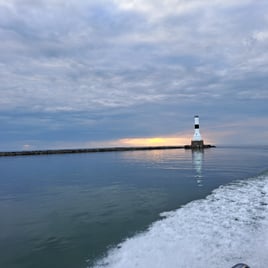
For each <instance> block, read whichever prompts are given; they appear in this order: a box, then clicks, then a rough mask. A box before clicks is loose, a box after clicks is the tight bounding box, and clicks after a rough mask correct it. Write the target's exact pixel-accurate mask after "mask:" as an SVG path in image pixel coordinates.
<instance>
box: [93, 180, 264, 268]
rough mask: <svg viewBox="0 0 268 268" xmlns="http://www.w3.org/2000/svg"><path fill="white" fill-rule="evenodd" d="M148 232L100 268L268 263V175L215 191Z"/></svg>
mask: <svg viewBox="0 0 268 268" xmlns="http://www.w3.org/2000/svg"><path fill="white" fill-rule="evenodd" d="M162 216H165V217H166V218H164V219H163V220H160V221H157V222H155V223H154V224H152V226H151V227H150V228H149V230H148V231H146V232H144V233H142V234H139V235H137V236H135V237H133V238H130V239H127V240H126V241H124V242H123V243H121V244H120V245H119V246H118V247H117V248H115V249H113V250H110V252H109V253H108V255H107V257H105V258H104V259H102V260H100V261H98V263H97V264H96V266H95V267H111V268H112V267H116V268H126V267H127V268H132V267H139V268H143V267H144V268H145V267H146V268H148V267H155V268H158V267H159V268H160V267H161V268H163V267H168V268H173V267H174V268H179V267H191V268H199V267H200V268H201V267H202V268H204V267H211V268H214V267H215V268H220V267H222V268H228V267H232V266H233V265H234V264H236V263H238V262H245V263H247V264H248V265H250V266H251V267H252V268H253V267H254V268H264V267H267V266H268V218H267V216H268V176H267V175H262V176H259V177H257V178H254V179H249V180H247V181H241V182H238V183H234V184H231V185H228V186H223V187H220V188H218V189H217V190H215V191H214V192H213V193H212V194H211V195H209V196H208V197H207V198H206V199H203V200H198V201H194V202H191V203H189V204H187V205H185V206H184V207H182V208H180V209H178V210H176V211H173V212H167V213H163V214H162Z"/></svg>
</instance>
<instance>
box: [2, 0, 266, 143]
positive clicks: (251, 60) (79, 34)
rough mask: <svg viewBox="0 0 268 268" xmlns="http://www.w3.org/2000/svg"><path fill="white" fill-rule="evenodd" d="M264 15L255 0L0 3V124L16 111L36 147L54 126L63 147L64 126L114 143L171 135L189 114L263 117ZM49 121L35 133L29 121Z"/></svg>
mask: <svg viewBox="0 0 268 268" xmlns="http://www.w3.org/2000/svg"><path fill="white" fill-rule="evenodd" d="M267 10H268V7H267V4H266V2H265V1H262V0H261V1H258V2H256V1H235V3H233V1H226V2H222V1H215V3H214V2H212V1H197V0H192V1H178V0H173V1H170V3H169V4H163V2H162V1H149V0H147V1H136V2H133V3H132V4H131V2H129V1H125V0H114V1H108V0H106V1H105V0H103V1H90V3H88V1H79V2H77V1H61V0H54V1H53V0H49V1H31V0H20V1H19V0H13V1H8V3H6V2H3V1H0V38H1V43H0V50H1V54H0V84H1V86H0V111H1V113H2V114H3V117H2V118H1V122H2V125H5V126H6V129H9V128H10V125H9V124H7V123H6V122H7V119H5V118H6V117H5V115H7V116H8V118H10V120H13V121H14V124H15V122H17V121H20V120H19V118H20V114H21V113H22V112H23V113H26V115H25V120H24V121H21V122H24V125H29V129H32V128H34V127H36V128H37V129H38V128H39V129H41V130H40V135H39V134H38V135H39V138H40V137H42V135H44V133H45V130H44V129H45V127H46V126H49V125H54V126H56V125H57V126H58V128H59V129H61V130H62V132H60V131H59V133H60V134H59V135H66V137H68V139H69V140H71V139H72V138H71V136H72V134H71V133H72V131H70V129H69V128H68V124H73V125H76V126H77V128H78V126H80V127H81V125H83V123H82V122H84V123H85V122H90V123H88V124H86V127H85V125H83V127H81V130H82V129H84V131H85V132H87V131H88V132H90V131H92V133H94V131H96V132H98V130H100V129H102V130H104V132H105V133H109V132H110V133H111V134H110V136H112V138H117V137H124V136H131V135H140V136H142V135H143V134H144V135H153V134H154V133H156V134H157V133H160V134H164V133H172V132H173V133H174V132H175V131H176V130H175V129H176V127H175V125H174V123H173V124H172V122H174V121H173V120H176V117H177V118H178V117H180V118H183V120H186V118H188V117H189V116H190V117H191V116H192V115H193V114H195V113H196V112H200V114H203V116H205V117H208V118H210V115H211V113H213V114H214V115H215V117H217V116H218V117H219V116H220V117H224V118H226V120H229V118H236V119H237V120H240V118H242V117H243V118H246V117H247V116H255V117H258V116H260V115H262V113H263V112H265V111H266V112H267V110H266V108H265V107H266V106H265V104H264V103H265V100H266V101H267V98H268V94H267V92H268V91H267V86H266V85H267V80H268V78H267V71H268V70H267V69H268V65H267V62H268V54H267V51H268V50H267V45H268V31H267V29H268V28H267V24H268V16H267V15H266V14H267ZM252 105H253V107H252ZM249 106H251V107H250V108H249ZM226 108H227V109H226ZM254 111H255V112H254ZM110 113H112V114H115V116H114V117H111V116H109V115H110ZM64 114H65V115H66V118H65V116H64ZM167 114H168V115H169V119H168V120H167V119H165V116H166V115H167ZM35 115H36V117H35ZM51 115H53V120H52V119H51V120H52V121H53V122H52V121H46V120H43V121H42V120H41V122H42V125H44V126H45V127H44V129H43V128H42V127H41V126H40V125H39V123H37V121H38V122H39V120H38V118H40V117H41V119H42V118H47V117H50V116H51ZM76 115H79V116H76ZM91 115H92V116H93V117H94V116H97V117H98V115H101V116H103V118H105V119H104V120H103V121H101V122H103V124H102V123H96V122H95V119H92V118H91ZM155 115H157V116H158V118H159V119H160V120H163V122H165V121H168V122H169V123H170V125H168V126H167V124H166V125H165V126H163V125H161V126H159V125H157V120H155ZM236 115H237V117H236ZM11 118H12V119H11ZM212 119H213V120H214V118H212ZM187 120H188V119H187ZM27 122H31V123H27ZM59 122H61V123H59ZM93 122H94V123H93ZM108 122H110V126H111V127H109V128H107V129H106V128H105V126H107V125H109V123H108ZM120 122H121V123H122V122H124V125H125V128H124V131H123V130H122V129H121V130H120ZM133 124H135V125H136V128H135V129H134V128H133V127H132V126H133ZM171 125H172V126H171ZM112 126H114V128H115V129H116V128H117V131H115V130H113V128H112ZM146 126H147V128H146ZM185 127H186V121H185V122H184V123H181V124H180V128H182V129H183V128H185ZM15 128H16V127H15ZM127 129H128V131H127ZM150 129H151V131H150ZM17 130H18V132H19V131H21V128H20V126H19V124H18V125H17ZM50 131H51V132H49V133H52V132H53V131H55V129H54V130H53V129H50ZM68 131H69V132H68ZM120 131H121V134H120ZM143 131H144V132H143ZM67 132H68V133H70V134H69V135H68V134H67ZM42 133H43V134H42ZM49 133H47V132H46V136H49ZM64 133H65V134H64ZM25 135H26V134H25ZM36 135H37V134H36ZM51 135H52V134H51ZM120 135H121V136H120ZM3 136H4V134H3ZM108 136H109V135H108V134H107V135H104V134H103V135H102V137H103V139H107V138H108ZM97 138H98V134H96V136H95V137H94V135H93V134H92V136H90V139H92V140H93V139H97ZM83 139H86V138H83Z"/></svg>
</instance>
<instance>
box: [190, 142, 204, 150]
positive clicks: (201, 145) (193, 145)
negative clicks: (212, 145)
mask: <svg viewBox="0 0 268 268" xmlns="http://www.w3.org/2000/svg"><path fill="white" fill-rule="evenodd" d="M191 148H192V149H203V148H204V141H203V140H201V141H192V142H191Z"/></svg>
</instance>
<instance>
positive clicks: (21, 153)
mask: <svg viewBox="0 0 268 268" xmlns="http://www.w3.org/2000/svg"><path fill="white" fill-rule="evenodd" d="M212 147H215V146H213V145H204V146H203V148H212ZM171 149H192V146H191V145H184V146H183V145H182V146H143V147H110V148H88V149H55V150H35V151H13V152H0V157H3V156H27V155H51V154H79V153H80V154H81V153H101V152H124V151H149V150H171Z"/></svg>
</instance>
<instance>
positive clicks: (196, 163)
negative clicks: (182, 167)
mask: <svg viewBox="0 0 268 268" xmlns="http://www.w3.org/2000/svg"><path fill="white" fill-rule="evenodd" d="M203 158H204V151H203V150H193V151H192V163H193V167H194V169H195V176H194V177H195V179H196V182H197V185H198V186H199V187H202V186H203V175H202V167H203Z"/></svg>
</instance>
